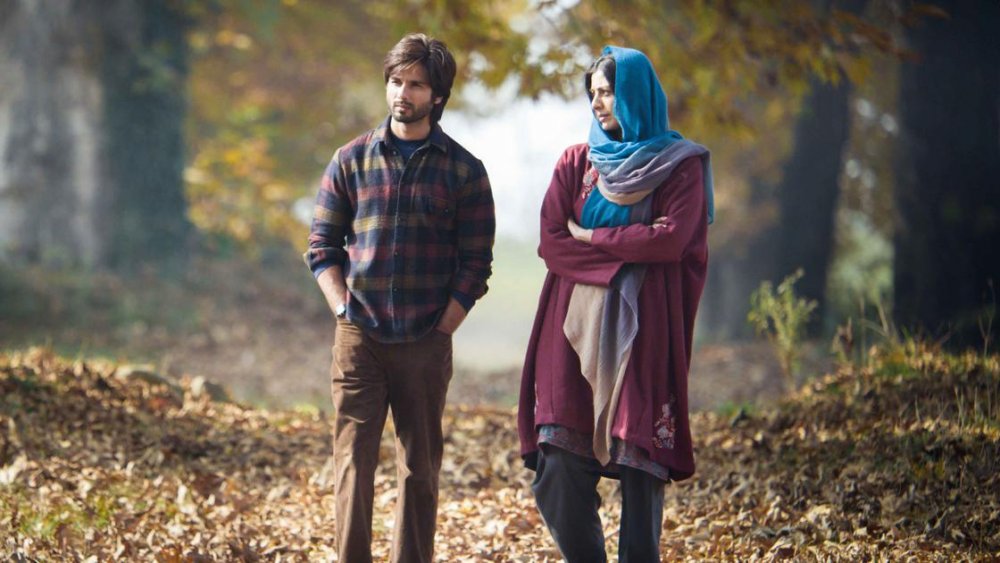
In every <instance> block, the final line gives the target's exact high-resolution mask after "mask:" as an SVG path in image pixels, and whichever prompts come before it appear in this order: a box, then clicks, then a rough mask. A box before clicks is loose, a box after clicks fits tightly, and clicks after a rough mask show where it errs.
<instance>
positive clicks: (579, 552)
mask: <svg viewBox="0 0 1000 563" xmlns="http://www.w3.org/2000/svg"><path fill="white" fill-rule="evenodd" d="M539 450H540V451H539V452H538V468H537V469H536V470H535V480H534V482H533V483H532V484H531V490H532V491H533V492H534V493H535V503H536V504H537V505H538V511H539V512H541V514H542V519H543V520H545V525H546V526H547V527H548V528H549V532H550V533H551V534H552V538H553V539H554V540H555V541H556V545H557V546H559V551H560V552H561V553H562V556H563V557H564V558H565V559H566V561H567V562H568V563H602V562H605V561H607V555H606V554H605V551H604V532H603V530H602V528H601V518H600V516H599V515H598V513H597V509H598V508H599V507H600V505H601V496H600V495H599V494H598V493H597V482H598V481H599V480H600V478H601V464H600V463H598V461H597V460H596V459H592V458H588V457H582V456H578V455H576V454H573V453H570V452H568V451H566V450H563V449H561V448H557V447H555V446H551V445H548V444H541V447H540V448H539ZM620 478H621V493H622V518H621V527H620V528H619V534H618V561H619V562H620V563H652V562H657V561H659V560H660V555H659V544H660V530H661V527H662V522H663V486H664V482H663V481H661V480H659V479H657V478H656V477H653V476H652V475H650V474H649V473H646V472H645V471H640V470H638V469H633V468H631V467H625V466H622V467H621V475H620Z"/></svg>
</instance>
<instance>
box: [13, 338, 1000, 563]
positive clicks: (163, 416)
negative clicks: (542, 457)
mask: <svg viewBox="0 0 1000 563" xmlns="http://www.w3.org/2000/svg"><path fill="white" fill-rule="evenodd" d="M870 364H871V365H869V366H867V367H864V368H858V367H854V368H848V367H845V368H843V369H841V370H840V371H838V372H836V373H834V374H832V375H828V376H826V377H824V378H822V379H821V380H817V381H814V382H812V383H811V384H809V385H808V386H807V387H805V388H803V389H801V390H800V391H798V392H797V393H796V394H795V395H794V396H793V397H791V398H789V399H788V400H787V401H785V402H783V403H781V404H780V405H779V406H777V407H775V408H773V409H769V410H766V411H760V412H750V413H744V412H741V413H740V414H738V415H737V416H736V417H733V418H728V419H727V418H724V417H722V416H720V415H717V414H712V413H701V414H698V415H696V416H695V418H694V420H693V430H694V432H695V439H696V448H697V456H698V463H699V470H698V473H697V474H696V475H695V476H694V478H692V479H690V480H688V481H685V482H682V483H678V484H674V485H671V486H669V487H668V489H667V502H666V510H665V515H664V524H663V526H664V532H663V538H662V551H663V554H664V558H665V560H739V561H755V560H782V559H791V560H800V561H837V560H840V561H860V560H887V561H908V560H913V561H953V560H974V561H976V560H978V561H997V560H998V559H997V557H998V556H997V554H998V553H1000V472H998V470H1000V369H998V357H997V356H982V355H976V354H971V353H970V354H967V355H964V356H950V355H946V354H942V353H939V352H935V351H931V350H928V349H926V348H923V347H920V346H917V345H910V346H909V347H906V346H898V347H896V348H894V349H892V350H891V351H889V352H885V351H882V352H878V353H876V354H875V355H874V356H873V357H872V359H871V362H870ZM445 426H446V431H447V436H448V441H447V444H446V451H445V462H444V467H443V471H442V491H441V504H440V517H439V526H438V537H437V548H436V549H437V556H438V558H439V559H440V560H443V561H456V562H460V561H525V562H529V561H530V562H536V561H538V562H543V561H558V560H559V558H558V554H557V553H556V552H555V551H554V549H553V545H552V543H551V541H550V539H549V537H548V534H547V532H546V531H545V530H544V527H543V525H542V522H541V521H540V519H539V517H538V515H537V512H536V511H535V509H534V505H533V501H532V499H531V495H530V490H529V483H530V478H531V473H530V472H528V471H526V470H525V469H523V467H522V465H521V462H520V459H519V458H518V456H517V455H516V448H517V446H516V444H517V437H516V431H515V416H514V413H513V412H511V411H509V410H505V409H490V408H487V407H475V408H471V407H470V408H462V407H450V409H449V411H448V413H447V415H446V419H445ZM392 451H393V450H392V443H391V433H389V432H387V433H386V436H385V440H384V442H383V444H382V459H383V461H384V463H383V464H382V467H381V468H380V471H379V473H378V476H377V481H376V485H377V496H376V507H375V508H376V517H375V523H374V526H375V543H374V549H375V552H376V555H377V557H378V558H381V559H382V560H384V559H385V557H386V554H387V552H388V542H389V537H390V535H391V531H392V526H393V522H392V506H393V504H394V502H395V493H394V486H393V485H394V472H395V469H394V467H393V460H392V458H393V455H392ZM329 454H330V445H329V440H328V424H327V421H326V420H325V419H324V418H323V415H322V413H319V412H318V411H313V412H308V411H299V412H269V411H264V410H255V409H251V408H247V407H243V406H240V405H238V404H234V403H231V402H228V401H226V400H224V396H223V393H222V392H221V391H220V390H219V389H218V388H216V387H214V386H212V385H211V384H209V383H207V382H205V381H204V380H202V379H193V380H192V379H185V380H182V381H174V380H170V379H164V378H161V377H159V376H157V375H156V374H153V373H146V372H143V371H142V370H135V369H129V368H127V366H120V365H115V364H113V363H108V362H104V361H101V360H93V361H82V360H75V361H74V360H65V359H62V358H59V357H57V356H55V355H54V354H52V353H51V352H49V351H47V350H44V349H30V350H25V351H21V352H13V353H8V354H3V355H0V557H3V558H7V559H11V560H17V561H26V560H39V561H63V560H80V561H133V560H134V561H164V562H171V561H332V560H336V559H335V555H334V553H333V545H334V538H333V519H334V518H335V514H334V510H333V499H332V491H331V484H330V467H329V466H328V465H327V459H328V457H329ZM602 494H603V495H604V497H605V498H606V499H607V500H609V501H613V500H614V498H615V495H616V491H615V487H614V485H613V483H610V482H609V483H603V484H602ZM605 504H606V505H607V506H606V508H605V509H604V513H603V515H604V519H605V522H606V532H607V535H608V549H609V553H612V554H613V553H614V552H615V549H616V535H615V531H616V528H617V517H618V514H617V512H616V504H617V503H616V502H606V503H605Z"/></svg>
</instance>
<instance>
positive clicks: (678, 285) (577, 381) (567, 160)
mask: <svg viewBox="0 0 1000 563" xmlns="http://www.w3.org/2000/svg"><path fill="white" fill-rule="evenodd" d="M587 155H588V148H587V145H586V144H580V145H574V146H572V147H569V148H568V149H566V151H565V152H564V153H563V155H562V157H561V158H560V159H559V162H558V164H556V168H555V172H554V173H553V176H552V183H551V184H550V185H549V189H548V192H547V193H546V195H545V200H544V201H543V203H542V221H541V223H542V224H541V244H540V246H539V251H538V252H539V255H540V256H541V257H542V259H543V260H545V265H546V267H547V268H548V270H549V273H548V275H547V276H546V278H545V284H544V286H543V287H542V293H541V297H540V298H539V303H538V312H537V314H536V316H535V324H534V327H533V329H532V332H531V340H530V341H529V344H528V351H527V355H526V358H525V362H524V370H523V373H522V377H521V397H520V405H519V412H518V431H519V434H520V439H521V455H522V456H524V457H525V461H526V463H527V465H528V466H529V467H532V468H534V463H535V453H536V452H537V450H538V427H539V426H541V425H545V424H557V425H560V426H564V427H567V428H570V429H573V430H576V431H578V432H582V433H587V434H591V435H592V433H593V427H594V413H593V401H592V395H591V390H590V386H589V385H588V383H587V381H586V380H585V379H584V377H583V375H582V374H581V373H580V360H579V358H578V357H577V355H576V352H575V351H574V350H573V348H572V347H571V346H570V343H569V341H568V340H567V339H566V336H565V335H564V334H563V323H564V321H565V320H566V310H567V307H568V305H569V299H570V296H571V295H572V292H573V287H574V285H575V284H577V283H585V284H591V285H598V286H604V287H607V286H608V284H609V283H610V282H611V279H612V278H613V277H614V275H615V274H616V273H617V272H618V270H619V269H620V268H621V267H622V265H624V264H627V263H644V264H647V267H646V274H645V278H644V280H643V284H642V288H641V289H640V291H639V332H638V334H637V335H636V338H635V343H634V346H633V350H632V356H631V358H630V360H629V364H628V366H627V368H626V371H625V379H624V382H623V384H622V391H621V396H620V399H619V403H618V411H617V413H616V415H615V420H614V423H613V424H612V432H611V433H612V436H613V437H615V438H619V439H622V440H624V441H626V442H628V443H629V444H632V445H635V446H638V447H639V448H641V449H642V450H644V451H645V452H646V453H648V455H649V458H650V460H651V461H653V462H654V463H657V464H659V465H661V466H663V467H666V468H668V469H669V471H670V476H671V478H673V479H674V480H681V479H686V478H688V477H690V476H691V475H692V474H693V473H694V455H693V452H692V448H691V432H690V427H689V425H688V398H687V388H688V386H687V374H688V366H689V365H690V362H691V347H692V339H693V335H694V320H695V313H696V312H697V309H698V301H699V300H700V299H701V293H702V289H703V287H704V284H705V276H706V272H707V265H708V242H707V234H708V221H707V212H706V208H705V189H704V184H703V182H702V164H701V160H700V159H699V158H698V157H691V158H688V159H686V160H685V161H684V162H682V163H681V164H680V165H679V166H678V167H677V169H676V170H675V171H674V173H673V174H672V175H671V176H670V177H669V178H668V179H667V180H666V181H665V182H664V183H663V184H662V185H661V186H660V187H659V188H658V189H657V190H656V192H655V193H654V194H653V196H652V197H653V198H654V199H653V210H652V218H657V217H667V218H668V222H667V226H666V227H665V228H653V227H651V226H648V225H641V224H633V225H628V226H625V227H614V228H598V229H594V232H593V238H592V240H591V244H585V243H582V242H579V241H577V240H575V239H573V237H572V236H570V234H569V230H568V228H567V226H566V222H567V220H568V219H569V218H571V217H572V218H573V219H574V220H575V221H576V222H578V223H579V222H580V212H581V210H582V209H583V203H584V201H586V196H587V193H586V192H585V191H584V186H583V178H584V174H586V173H587V172H588V171H589V170H590V168H591V165H590V162H589V161H588V160H587Z"/></svg>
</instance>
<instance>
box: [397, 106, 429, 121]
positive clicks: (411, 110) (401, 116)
mask: <svg viewBox="0 0 1000 563" xmlns="http://www.w3.org/2000/svg"><path fill="white" fill-rule="evenodd" d="M433 110H434V104H433V103H428V104H426V105H423V106H417V105H414V104H405V107H403V108H400V107H397V105H396V104H393V106H392V118H393V119H394V120H396V121H398V122H400V123H416V122H418V121H420V120H421V119H423V118H425V117H427V116H428V115H430V113H431V111H433Z"/></svg>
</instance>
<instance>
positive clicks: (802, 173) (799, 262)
mask: <svg viewBox="0 0 1000 563" xmlns="http://www.w3.org/2000/svg"><path fill="white" fill-rule="evenodd" d="M850 93H851V88H850V85H849V84H848V83H847V81H846V80H844V81H841V82H840V84H838V85H833V84H824V83H821V82H819V81H818V80H814V81H813V86H812V90H811V92H810V93H809V95H808V96H806V99H805V102H804V104H803V108H802V114H801V115H800V116H799V118H798V121H797V122H796V124H795V137H794V138H795V144H794V146H793V148H792V154H791V156H790V157H789V158H788V161H787V162H786V163H785V166H784V173H783V174H782V179H781V184H780V185H779V186H778V204H779V205H778V208H779V217H780V219H779V223H778V226H777V229H776V232H775V237H774V245H773V246H772V247H771V250H772V252H774V262H773V263H774V270H773V272H772V275H771V276H769V277H770V278H771V279H772V280H774V281H775V282H776V283H777V282H780V281H781V280H782V279H783V278H784V277H785V276H787V275H789V274H791V273H793V272H795V271H796V270H797V269H799V268H802V270H803V272H804V274H805V275H803V277H802V279H801V280H799V281H798V282H797V283H796V285H795V291H796V293H797V294H798V295H800V296H802V297H804V298H807V299H811V300H814V301H816V303H817V304H818V306H817V308H816V312H815V313H814V317H813V322H812V323H810V325H809V330H810V332H811V333H812V334H814V335H815V334H816V333H817V332H818V330H819V328H820V327H821V326H822V323H821V321H822V319H823V315H824V312H825V310H826V306H825V304H826V279H827V271H828V269H829V266H830V261H831V257H832V256H833V249H834V218H835V211H836V208H837V198H838V195H839V193H840V171H841V168H842V164H843V154H844V147H845V146H846V145H847V140H848V137H849V134H850V118H851V115H850V110H849V107H848V100H849V99H850Z"/></svg>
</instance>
